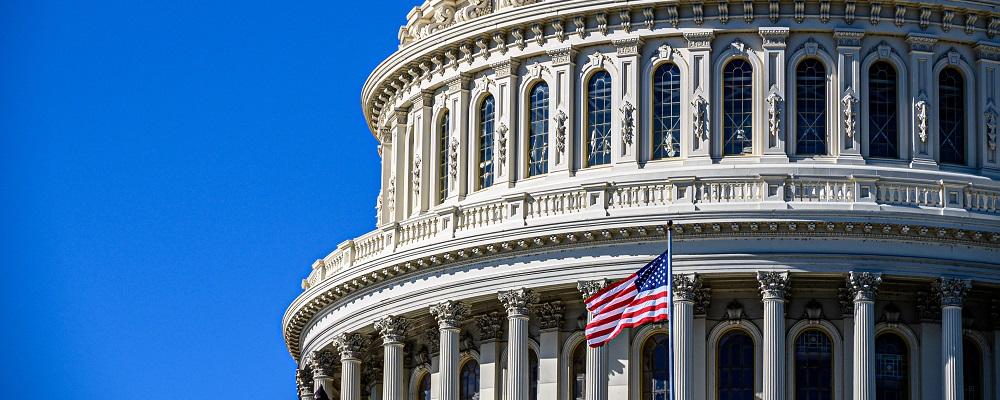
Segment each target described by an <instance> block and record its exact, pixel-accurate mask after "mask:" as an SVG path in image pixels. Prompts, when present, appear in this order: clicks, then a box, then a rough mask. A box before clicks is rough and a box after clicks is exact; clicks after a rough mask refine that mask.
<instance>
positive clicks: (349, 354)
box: [333, 332, 371, 361]
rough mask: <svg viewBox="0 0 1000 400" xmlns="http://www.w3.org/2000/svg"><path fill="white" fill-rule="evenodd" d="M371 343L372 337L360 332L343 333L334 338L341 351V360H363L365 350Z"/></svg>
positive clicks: (334, 343) (335, 344)
mask: <svg viewBox="0 0 1000 400" xmlns="http://www.w3.org/2000/svg"><path fill="white" fill-rule="evenodd" d="M370 344H371V339H369V338H368V337H367V336H364V335H362V334H360V333H354V332H345V333H341V334H340V336H337V338H336V339H334V340H333V345H334V346H336V347H337V350H338V351H339V352H340V361H352V360H353V361H361V357H362V356H363V353H364V351H365V350H366V348H367V347H368V345H370Z"/></svg>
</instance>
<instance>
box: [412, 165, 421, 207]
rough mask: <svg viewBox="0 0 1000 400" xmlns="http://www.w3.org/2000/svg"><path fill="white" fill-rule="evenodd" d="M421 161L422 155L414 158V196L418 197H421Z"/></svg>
mask: <svg viewBox="0 0 1000 400" xmlns="http://www.w3.org/2000/svg"><path fill="white" fill-rule="evenodd" d="M421 161H422V160H421V159H420V154H415V155H414V156H413V176H412V178H413V181H412V183H413V194H414V195H415V196H418V197H419V196H420V169H421V168H422V167H423V163H422V162H421Z"/></svg>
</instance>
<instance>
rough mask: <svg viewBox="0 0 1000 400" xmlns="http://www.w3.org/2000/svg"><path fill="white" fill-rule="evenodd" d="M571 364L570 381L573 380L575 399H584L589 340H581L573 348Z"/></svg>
mask: <svg viewBox="0 0 1000 400" xmlns="http://www.w3.org/2000/svg"><path fill="white" fill-rule="evenodd" d="M571 363H572V365H571V366H570V368H571V369H570V381H571V382H572V383H571V385H572V390H573V397H572V399H573V400H584V399H585V395H586V387H587V342H586V341H580V344H577V345H576V348H574V349H573V358H572V359H571Z"/></svg>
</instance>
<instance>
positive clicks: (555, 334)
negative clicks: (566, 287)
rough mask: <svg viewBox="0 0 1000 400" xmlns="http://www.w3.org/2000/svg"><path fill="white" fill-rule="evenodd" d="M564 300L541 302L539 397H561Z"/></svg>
mask: <svg viewBox="0 0 1000 400" xmlns="http://www.w3.org/2000/svg"><path fill="white" fill-rule="evenodd" d="M564 309H565V307H564V306H563V304H562V302H560V301H559V300H555V301H552V302H548V303H542V304H539V305H538V307H537V315H538V325H539V327H540V328H541V334H540V335H539V336H540V339H541V340H539V343H538V398H539V399H558V398H559V372H560V371H559V350H560V346H561V344H562V341H561V340H560V339H561V338H560V332H559V330H560V328H562V323H563V310H564Z"/></svg>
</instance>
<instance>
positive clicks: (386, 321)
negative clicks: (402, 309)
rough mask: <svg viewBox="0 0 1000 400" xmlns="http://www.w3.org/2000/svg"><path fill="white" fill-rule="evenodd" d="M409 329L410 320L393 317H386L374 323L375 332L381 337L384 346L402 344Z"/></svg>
mask: <svg viewBox="0 0 1000 400" xmlns="http://www.w3.org/2000/svg"><path fill="white" fill-rule="evenodd" d="M409 328H410V320H408V319H406V318H404V317H399V316H395V315H387V316H385V317H383V318H382V319H380V320H378V321H375V330H376V331H378V333H379V334H380V335H382V341H383V343H384V344H392V343H402V342H403V339H406V331H407V330H409Z"/></svg>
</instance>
